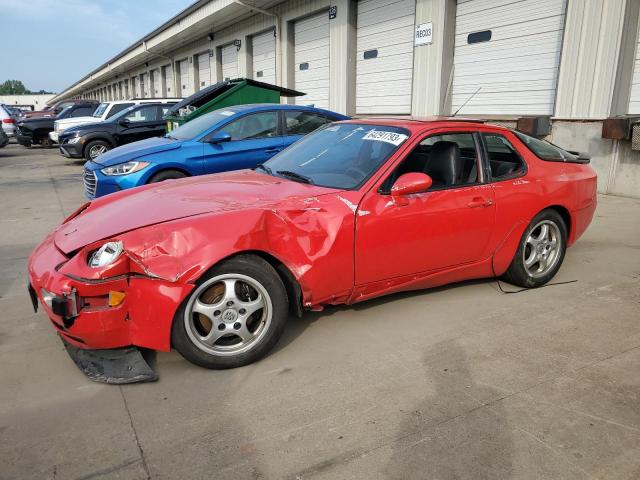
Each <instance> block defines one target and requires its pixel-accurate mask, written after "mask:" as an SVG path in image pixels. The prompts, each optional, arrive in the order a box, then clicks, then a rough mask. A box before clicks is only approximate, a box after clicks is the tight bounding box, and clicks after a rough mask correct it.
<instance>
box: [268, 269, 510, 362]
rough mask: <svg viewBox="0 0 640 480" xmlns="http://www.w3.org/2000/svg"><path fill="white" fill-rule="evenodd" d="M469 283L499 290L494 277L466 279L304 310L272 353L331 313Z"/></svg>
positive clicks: (363, 309) (290, 320)
mask: <svg viewBox="0 0 640 480" xmlns="http://www.w3.org/2000/svg"><path fill="white" fill-rule="evenodd" d="M471 285H489V286H491V288H493V289H494V290H496V292H500V290H499V288H498V286H497V279H495V278H483V279H479V280H466V281H463V282H457V283H452V284H449V285H443V286H441V287H434V288H429V289H421V290H411V291H408V292H398V293H392V294H389V295H385V296H383V297H378V298H373V299H371V300H365V301H363V302H360V303H355V304H353V305H327V306H326V307H325V308H324V310H322V311H320V312H312V311H304V312H303V314H302V317H301V318H297V317H293V316H290V317H289V320H288V322H287V326H286V328H285V330H284V333H283V334H282V337H281V338H280V341H278V343H277V344H276V346H275V347H274V349H273V351H272V353H276V352H279V351H280V350H283V349H284V348H286V347H287V345H289V344H290V343H292V342H293V341H294V340H296V339H297V338H298V337H299V336H301V335H302V334H303V333H304V331H305V330H306V329H307V328H308V327H309V326H310V325H311V324H312V323H314V322H316V321H317V320H321V319H323V318H327V317H330V316H332V315H336V314H339V313H341V312H344V311H347V310H355V311H358V312H361V311H367V310H369V309H372V308H378V307H380V306H382V305H384V304H387V303H391V302H397V301H400V300H403V299H408V298H413V297H417V296H423V295H435V294H438V293H441V292H445V291H448V290H453V289H457V288H464V287H468V286H471ZM502 285H504V286H505V289H507V288H508V289H513V288H514V287H513V286H512V285H510V284H506V283H502Z"/></svg>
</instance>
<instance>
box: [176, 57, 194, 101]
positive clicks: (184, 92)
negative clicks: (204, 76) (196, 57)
mask: <svg viewBox="0 0 640 480" xmlns="http://www.w3.org/2000/svg"><path fill="white" fill-rule="evenodd" d="M178 65H179V66H178V70H179V72H180V94H179V96H182V97H188V96H189V95H192V94H193V89H192V87H191V81H190V80H191V77H190V75H189V60H181V61H180V62H178Z"/></svg>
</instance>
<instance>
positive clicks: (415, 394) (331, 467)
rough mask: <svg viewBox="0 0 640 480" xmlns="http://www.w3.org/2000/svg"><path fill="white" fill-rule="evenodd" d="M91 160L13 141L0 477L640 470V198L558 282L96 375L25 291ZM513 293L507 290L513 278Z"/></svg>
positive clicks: (347, 319)
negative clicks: (244, 351)
mask: <svg viewBox="0 0 640 480" xmlns="http://www.w3.org/2000/svg"><path fill="white" fill-rule="evenodd" d="M80 165H81V164H80V163H73V162H72V161H70V160H67V159H65V158H63V157H62V156H60V155H58V153H57V152H56V151H55V150H45V149H38V148H34V149H31V150H27V149H24V148H22V147H20V146H18V145H14V144H12V145H9V146H8V147H6V148H4V149H0V211H1V212H2V213H1V214H0V232H1V234H0V239H1V240H0V312H2V313H0V479H30V478H33V479H43V478H57V479H98V478H123V479H130V478H131V479H138V478H140V479H145V478H154V479H156V478H157V479H163V478H166V479H170V478H171V479H174V478H185V479H186V478H189V479H199V478H203V479H204V478H207V479H280V478H290V479H297V478H302V479H306V478H314V479H347V478H348V479H440V480H443V479H483V478H486V479H541V478H549V479H557V478H566V479H574V478H575V479H582V478H603V479H604V478H606V479H637V478H640V200H632V199H625V198H618V197H607V196H602V197H600V199H599V202H600V203H599V207H598V211H597V213H596V218H595V219H594V223H593V224H592V226H591V228H590V229H589V230H588V231H587V233H586V234H585V236H584V237H583V238H582V239H581V240H580V241H579V242H578V243H577V244H576V245H575V246H574V247H573V248H571V249H570V250H569V251H568V253H567V256H566V259H565V262H564V265H563V267H562V269H561V270H560V272H559V274H558V276H557V277H556V279H555V281H556V282H564V281H571V280H577V282H574V283H567V284H562V285H554V286H549V287H546V288H542V289H537V290H531V291H526V292H522V293H518V294H512V295H511V294H503V293H501V292H500V291H499V289H498V288H497V285H496V282H495V281H493V280H486V281H478V282H468V283H463V284H457V285H453V286H448V287H445V288H439V289H436V290H432V291H425V292H414V293H409V294H401V295H393V296H390V297H387V298H383V299H379V300H375V301H370V302H366V303H364V304H361V305H358V306H355V307H351V308H347V307H344V308H330V309H328V310H327V311H325V312H322V313H309V314H306V315H305V316H304V317H303V318H302V319H300V320H297V319H291V321H290V323H289V325H288V328H287V331H286V333H285V336H284V338H283V339H282V341H281V342H280V343H279V344H278V345H277V347H276V349H275V351H274V352H272V353H271V355H270V356H268V357H267V358H266V359H264V360H263V361H261V362H259V363H257V364H254V365H250V366H247V367H244V368H240V369H236V370H227V371H208V370H204V369H201V368H198V367H195V366H193V365H191V364H189V363H188V362H187V361H185V360H184V359H182V358H181V357H180V356H179V355H178V354H177V353H175V352H172V353H159V354H158V355H157V369H158V371H159V373H160V381H159V382H157V383H154V384H140V385H129V386H123V387H117V386H109V385H103V384H97V383H93V382H91V381H90V380H88V379H87V378H86V377H84V375H83V374H82V373H81V372H80V371H79V370H78V369H77V368H76V367H75V365H74V364H73V362H72V361H71V359H70V358H69V357H68V355H67V354H66V352H65V351H64V348H63V347H62V344H61V343H60V341H59V340H58V338H57V337H56V335H55V334H54V332H53V330H52V328H51V327H50V325H49V324H48V321H47V320H46V319H45V318H44V316H43V314H42V313H39V314H34V313H33V311H32V310H31V306H30V304H29V299H28V296H27V294H26V290H25V285H26V275H25V262H26V257H27V255H28V254H29V252H30V251H31V249H32V248H33V247H34V246H35V245H36V243H37V242H39V241H40V240H41V239H42V238H43V237H44V235H45V234H46V233H47V232H48V231H49V230H50V229H51V228H52V227H53V226H54V225H55V224H57V223H58V222H59V221H60V220H61V219H62V218H64V216H65V215H67V214H69V213H71V212H72V211H73V210H75V209H76V208H77V207H78V206H79V205H80V204H81V203H82V202H83V196H82V186H81V179H80V172H81V166H80ZM512 288H513V287H511V286H509V285H505V289H512Z"/></svg>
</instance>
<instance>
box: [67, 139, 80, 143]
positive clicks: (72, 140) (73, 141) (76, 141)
mask: <svg viewBox="0 0 640 480" xmlns="http://www.w3.org/2000/svg"><path fill="white" fill-rule="evenodd" d="M79 141H80V137H73V138H70V139H69V141H68V142H67V143H71V144H73V143H78V142H79Z"/></svg>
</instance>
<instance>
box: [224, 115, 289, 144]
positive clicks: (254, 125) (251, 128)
mask: <svg viewBox="0 0 640 480" xmlns="http://www.w3.org/2000/svg"><path fill="white" fill-rule="evenodd" d="M222 130H223V131H224V132H227V133H228V134H230V135H231V140H252V139H256V138H271V137H277V136H278V112H260V113H253V114H250V115H247V116H245V117H242V118H239V119H238V120H236V121H235V122H231V123H230V124H228V125H226V126H224V127H222Z"/></svg>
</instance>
